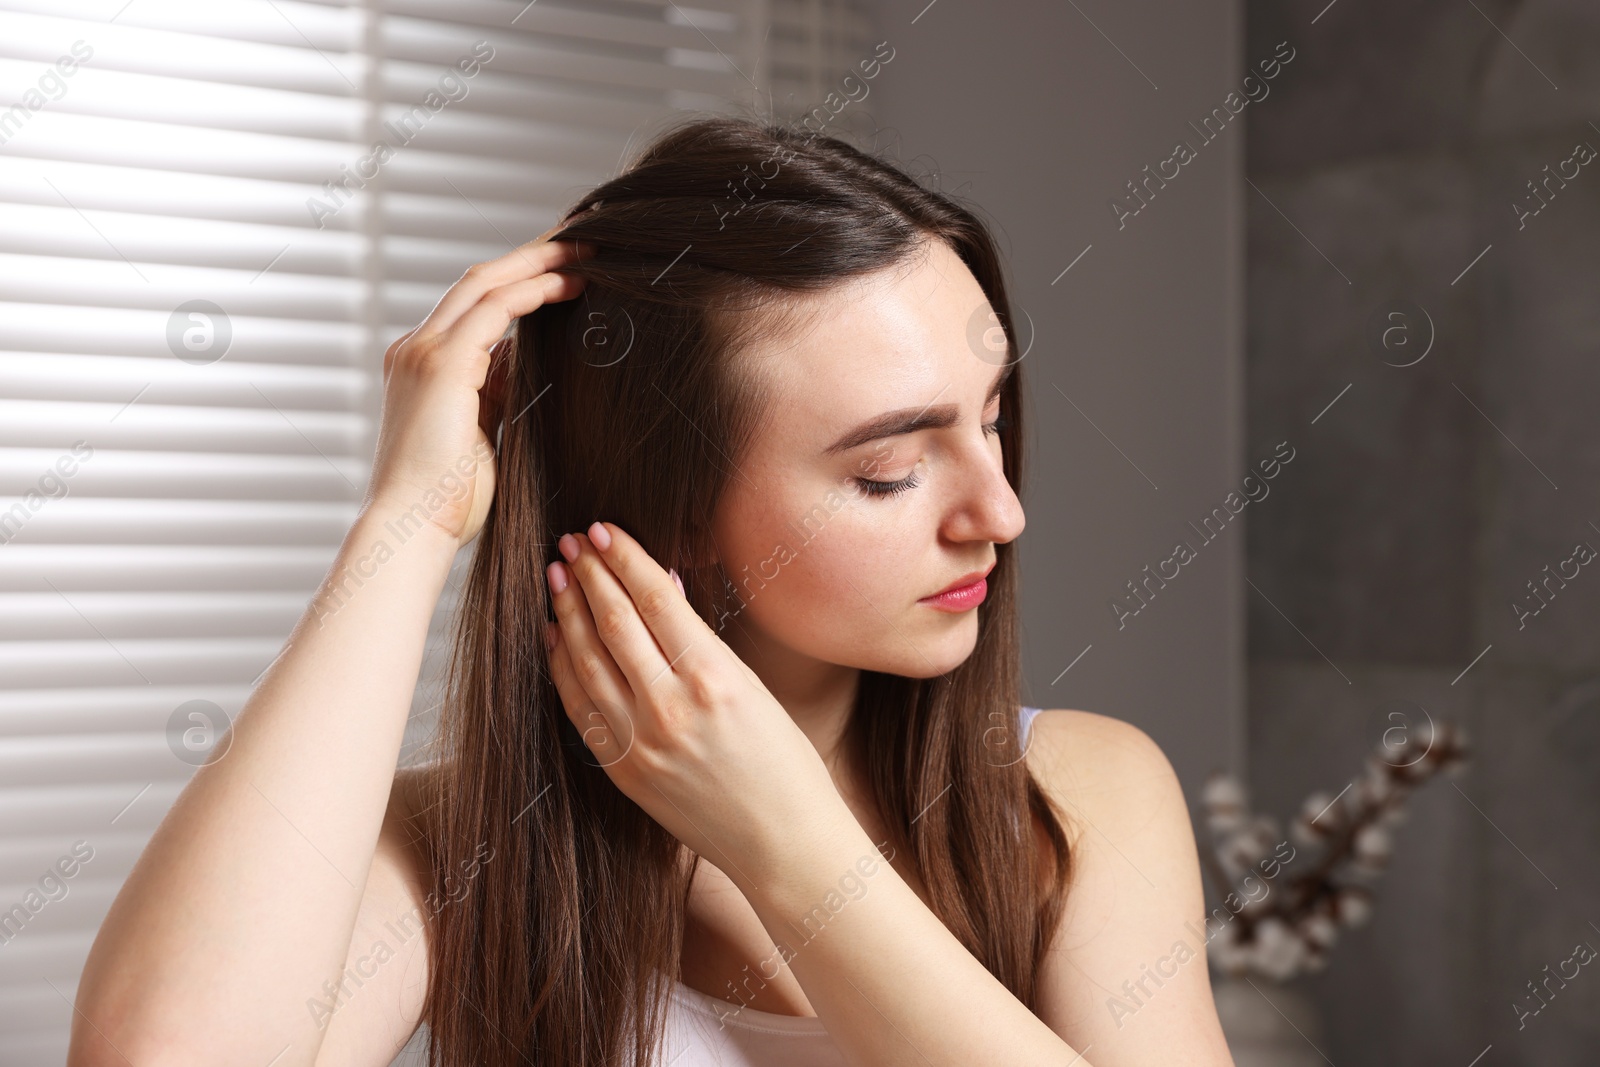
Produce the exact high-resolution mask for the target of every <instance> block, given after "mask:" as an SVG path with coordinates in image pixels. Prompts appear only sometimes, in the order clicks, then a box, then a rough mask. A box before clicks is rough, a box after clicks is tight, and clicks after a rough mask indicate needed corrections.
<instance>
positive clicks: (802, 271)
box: [72, 119, 1231, 1067]
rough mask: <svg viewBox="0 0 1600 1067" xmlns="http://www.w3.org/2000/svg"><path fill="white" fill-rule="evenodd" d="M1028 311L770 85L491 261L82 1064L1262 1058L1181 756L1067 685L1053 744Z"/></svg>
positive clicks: (931, 196)
mask: <svg viewBox="0 0 1600 1067" xmlns="http://www.w3.org/2000/svg"><path fill="white" fill-rule="evenodd" d="M1009 322H1010V306H1009V303H1008V302H1007V299H1006V293H1005V287H1004V283H1003V279H1002V276H1001V266H1000V261H999V258H998V255H997V253H996V251H995V249H994V246H993V244H992V241H991V239H990V237H989V235H988V233H987V231H986V230H985V228H984V227H983V225H982V224H981V223H980V222H979V221H978V220H977V219H976V218H975V217H974V216H973V215H972V214H971V213H970V212H968V211H967V210H965V209H964V208H962V207H961V206H959V205H957V204H956V203H955V202H953V201H952V200H951V199H949V198H948V197H946V196H944V195H941V194H939V193H937V192H931V191H928V190H926V189H924V188H922V187H921V186H919V185H918V184H916V183H915V182H913V181H911V180H910V179H908V178H907V177H905V176H904V175H902V174H901V173H899V172H898V171H896V170H895V169H893V168H892V167H889V166H887V165H885V164H883V163H881V162H879V161H877V160H874V159H872V158H870V157H867V156H865V155H862V154H860V153H858V152H856V151H854V150H853V149H851V148H849V147H847V146H846V145H844V144H843V143H840V142H838V141H835V140H832V139H829V138H825V137H809V136H806V135H803V134H800V133H797V132H795V131H792V130H785V129H779V128H770V127H762V126H759V125H756V124H753V123H748V122H743V121H738V120H732V119H701V120H696V121H692V122H688V123H686V124H683V125H681V126H680V127H678V128H676V129H674V130H672V131H670V132H669V133H667V134H666V135H665V136H663V137H661V138H660V139H658V140H657V141H656V143H655V144H653V145H652V146H651V147H650V148H649V149H647V150H646V151H645V152H644V153H643V155H642V156H641V157H640V158H639V159H638V160H637V161H636V162H635V163H634V165H633V166H632V167H631V168H630V169H629V170H628V171H627V172H626V173H624V174H622V175H621V176H619V177H617V178H615V179H613V180H612V181H609V182H607V183H605V184H604V185H602V186H600V187H599V188H598V189H596V190H594V191H593V192H592V193H590V194H589V195H588V196H586V197H584V198H583V199H582V200H581V201H580V202H579V203H578V204H577V205H576V206H575V207H574V209H573V210H572V211H571V212H570V213H569V215H568V216H567V218H566V220H565V221H564V223H563V224H562V225H561V226H560V227H558V228H557V229H556V230H555V231H552V232H551V233H549V234H546V235H545V236H544V237H541V238H540V239H539V240H537V241H534V242H532V243H531V244H528V245H524V246H522V247H520V248H518V249H516V250H514V251H513V252H512V253H510V254H508V255H505V256H502V257H501V258H499V259H497V260H493V261H490V262H488V263H483V264H479V265H477V266H475V267H473V268H472V269H471V270H469V271H468V272H467V273H466V275H465V276H464V277H463V278H462V279H461V280H460V281H459V282H457V283H456V284H455V285H454V286H453V287H452V288H451V289H450V291H449V292H448V293H446V294H445V296H444V297H443V298H442V299H441V300H440V302H439V304H438V305H437V306H436V307H435V308H434V310H433V311H432V313H430V314H429V316H428V317H427V319H426V320H424V321H423V322H422V323H421V324H420V325H419V326H418V327H417V328H416V329H415V330H413V331H412V332H410V333H409V334H407V335H406V336H404V337H402V338H401V339H399V340H398V341H396V342H395V344H394V345H392V346H391V347H390V349H389V351H388V354H387V356H386V358H385V361H384V379H385V393H384V410H383V421H382V427H381V431H380V434H379V441H378V448H377V456H376V461H375V464H374V469H373V476H372V480H371V483H370V488H369V491H368V494H367V499H366V501H365V503H364V507H363V510H362V514H361V517H360V518H359V519H358V521H357V522H356V524H355V525H354V526H353V528H352V530H351V533H350V535H349V537H348V538H347V540H346V542H345V544H344V545H343V547H342V548H341V551H340V555H339V557H338V559H337V561H336V563H335V565H334V567H333V569H332V571H331V572H330V574H329V577H328V579H327V581H326V582H325V583H324V585H323V587H322V588H321V590H319V593H318V595H317V597H316V598H315V599H314V600H313V602H312V604H311V606H310V607H308V609H307V612H306V616H305V617H304V618H303V619H302V620H301V622H300V624H299V626H298V627H297V628H296V630H295V632H294V633H293V635H292V636H291V639H290V642H289V644H288V645H287V647H286V648H285V651H284V652H283V654H282V655H281V656H280V658H279V659H278V660H277V661H276V663H275V664H274V665H273V666H272V667H271V669H270V670H269V671H268V672H267V673H266V674H265V676H264V677H263V679H262V681H261V683H260V685H259V686H258V688H257V690H256V692H255V693H254V694H253V695H252V697H251V698H250V701H249V702H248V704H247V705H246V707H245V708H244V710H243V711H242V712H241V714H240V715H239V717H238V720H237V722H236V723H235V724H234V727H233V730H232V737H231V747H229V748H228V750H227V753H226V755H225V757H223V758H213V760H212V761H211V762H210V763H208V765H207V766H205V767H204V768H202V769H201V770H200V771H199V772H198V773H197V774H196V775H195V777H194V779H193V780H192V782H191V783H190V784H189V785H188V787H187V788H186V790H185V792H184V793H183V795H182V797H181V798H180V800H179V802H178V803H177V805H176V806H175V807H174V808H173V809H172V811H171V812H170V813H169V814H168V816H167V817H166V820H165V821H164V822H163V823H162V825H161V827H160V828H159V830H158V831H157V833H156V835H155V837H154V838H153V839H152V840H151V842H150V845H149V847H148V848H147V849H146V851H145V854H144V856H143V857H142V859H141V861H140V863H139V865H138V867H137V868H136V870H135V871H134V873H133V875H132V876H131V877H130V878H129V879H128V881H127V883H126V884H125V886H124V887H123V889H122V892H121V894H120V896H119V897H118V899H117V901H116V903H115V905H114V906H113V908H112V910H111V912H110V914H109V916H108V918H107V919H106V922H105V924H104V926H103V927H102V929H101V932H100V936H99V938H98V940H97V941H96V944H95V946H94V949H93V951H92V953H91V956H90V959H89V963H88V966H87V968H86V970H85V973H84V977H83V981H82V984H81V986H80V992H79V996H78V1008H79V1009H80V1013H79V1015H78V1024H77V1026H76V1028H75V1032H74V1041H73V1051H72V1063H73V1064H74V1065H97V1064H101V1063H107V1064H109V1063H123V1062H125V1061H124V1060H123V1058H122V1057H123V1056H126V1057H127V1060H128V1061H131V1062H133V1063H145V1062H150V1063H205V1064H211V1063H255V1062H260V1063H263V1064H264V1063H266V1062H268V1061H269V1060H271V1059H272V1057H273V1056H278V1057H279V1059H277V1060H276V1061H274V1062H275V1063H276V1064H288V1063H303V1064H310V1063H316V1064H374V1065H379V1064H384V1063H388V1062H389V1060H390V1058H391V1057H392V1056H393V1055H394V1054H395V1052H396V1051H397V1050H398V1049H399V1048H400V1047H401V1046H402V1045H404V1044H405V1043H406V1041H407V1039H408V1038H409V1037H410V1036H411V1035H412V1034H413V1033H414V1031H415V1030H416V1028H417V1026H418V1024H419V1023H420V1022H424V1021H425V1022H426V1023H427V1024H428V1026H429V1033H430V1035H431V1038H432V1052H433V1059H432V1061H431V1062H433V1063H435V1064H439V1065H441V1067H458V1065H466V1064H491V1065H496V1067H499V1065H502V1064H514V1063H523V1062H535V1063H538V1064H540V1065H541V1067H545V1065H555V1064H560V1065H569V1064H570V1065H579V1064H582V1065H585V1067H588V1065H596V1067H598V1065H601V1064H612V1063H629V1064H635V1065H642V1064H646V1063H669V1062H672V1063H675V1064H676V1065H677V1067H689V1065H691V1064H697V1063H698V1064H705V1063H713V1062H723V1063H763V1064H777V1065H780V1067H781V1065H783V1064H834V1063H845V1062H853V1063H873V1064H908V1065H909V1064H924V1063H938V1064H945V1063H950V1064H955V1063H960V1064H997V1065H998V1064H1008V1065H1009V1064H1016V1063H1039V1064H1043V1063H1054V1064H1063V1065H1064V1064H1067V1063H1069V1062H1079V1063H1084V1064H1090V1063H1092V1064H1095V1065H1096V1067H1106V1065H1133V1064H1150V1063H1156V1062H1159V1063H1162V1064H1186V1065H1206V1067H1216V1065H1223V1064H1228V1063H1230V1062H1231V1061H1230V1059H1229V1058H1228V1054H1227V1051H1226V1049H1225V1047H1224V1045H1223V1042H1222V1038H1221V1035H1220V1031H1219V1028H1218V1025H1217V1021H1216V1015H1215V1010H1214V1008H1213V1006H1212V1002H1211V995H1210V988H1209V985H1208V981H1207V976H1206V967H1205V961H1204V944H1203V943H1198V944H1193V945H1191V946H1190V948H1189V950H1188V953H1187V955H1184V956H1182V957H1181V961H1180V963H1179V964H1173V963H1172V962H1171V960H1172V959H1173V956H1174V952H1173V949H1174V943H1175V942H1178V941H1180V940H1181V939H1183V938H1185V937H1189V932H1190V931H1192V930H1193V923H1192V921H1191V920H1193V919H1197V918H1199V917H1200V915H1201V913H1202V911H1203V903H1202V899H1201V892H1200V884H1199V872H1198V862H1197V857H1196V851H1195V844H1194V839H1193V837H1192V834H1191V831H1190V828H1189V821H1188V816H1187V811H1186V809H1185V806H1184V802H1183V797H1182V793H1181V790H1180V789H1179V787H1178V785H1177V782H1176V779H1175V777H1174V775H1173V774H1172V770H1171V767H1170V765H1169V764H1168V763H1167V761H1166V760H1165V758H1164V757H1163V756H1162V754H1161V752H1160V750H1159V749H1158V748H1157V747H1156V746H1155V744H1154V743H1153V742H1151V741H1150V739H1149V738H1148V737H1146V736H1145V735H1144V734H1142V733H1141V732H1139V731H1138V730H1136V729H1134V728H1133V727H1130V726H1127V725H1124V724H1121V723H1119V722H1117V721H1116V720H1112V719H1109V718H1105V717H1103V716H1098V715H1091V714H1088V713H1084V712H1078V711H1068V710H1058V711H1049V712H1045V713H1043V714H1039V715H1037V720H1036V722H1034V723H1033V725H1032V727H1031V730H1032V733H1031V735H1030V736H1029V743H1027V744H1026V745H1024V737H1023V729H1022V727H1025V726H1026V725H1027V722H1028V720H1030V719H1033V718H1034V714H1033V713H1034V711H1035V709H1020V711H1021V714H1020V715H1019V706H1018V705H1019V701H1018V691H1019V681H1018V673H1019V672H1018V648H1017V619H1016V586H1017V580H1018V576H1017V559H1016V557H1015V555H1014V553H1013V550H1012V545H1013V543H1014V541H1015V539H1016V537H1017V536H1018V535H1019V534H1020V533H1021V532H1022V528H1023V515H1022V510H1021V506H1020V504H1019V502H1018V499H1017V495H1016V488H1017V486H1018V485H1019V484H1020V481H1021V450H1020V433H1021V431H1020V422H1019V415H1020V412H1019V405H1018V401H1019V399H1020V395H1021V388H1020V382H1021V375H1020V373H1019V370H1018V364H1017V360H1018V358H1019V357H1018V354H1017V352H1016V349H1015V345H1014V343H1013V339H1012V338H1011V336H1010V333H1009V331H1008V330H1003V327H1004V325H1005V324H1008V323H1009ZM513 323H514V324H515V325H516V327H517V328H516V331H515V334H514V340H512V341H510V342H506V343H498V342H499V340H500V338H501V337H502V335H503V334H505V332H506V329H507V327H508V326H509V325H511V324H513ZM974 323H976V324H977V326H976V328H974V326H973V324H974ZM992 323H999V324H1000V327H994V326H992V325H991V324H992ZM491 505H492V506H491ZM597 520H600V521H597ZM474 539H476V553H475V557H474V560H473V565H472V569H471V574H470V578H469V579H468V582H467V584H466V588H465V590H464V593H463V603H462V606H461V611H460V615H459V617H458V620H457V621H458V631H457V644H456V655H455V658H454V660H453V661H452V670H451V685H450V692H449V699H448V700H447V702H446V705H445V710H444V712H443V718H442V723H441V728H440V734H439V739H438V746H437V751H436V752H435V753H433V754H432V758H431V759H430V760H429V761H428V762H427V763H426V764H425V765H423V766H420V767H418V768H414V769H408V770H403V771H401V772H400V773H399V774H398V775H395V774H394V766H395V763H396V759H397V755H398V752H399V746H400V742H401V738H402V733H403V728H404V725H405V718H406V709H407V708H408V706H409V701H410V698H411V691H412V688H413V686H414V684H415V681H416V678H417V671H418V666H419V663H420V657H421V652H422V647H423V641H424V637H425V633H426V628H427V621H428V618H429V615H430V613H431V611H432V609H433V607H434V605H435V603H436V600H437V597H438V596H439V594H440V592H441V591H442V589H443V586H444V583H445V581H446V579H447V573H448V568H449V564H450V561H451V559H452V558H453V557H454V555H455V553H456V551H457V549H458V548H459V547H460V546H462V545H465V544H467V543H468V542H469V541H473V540H474ZM952 590H954V591H952ZM551 620H553V621H551ZM1024 827H1027V831H1026V832H1025V831H1024ZM1191 940H1193V939H1192V938H1191ZM1158 959H1160V960H1163V961H1166V962H1164V963H1162V964H1160V965H1157V963H1156V961H1157V960H1158ZM1190 961H1192V962H1190ZM1152 967H1155V968H1156V970H1157V971H1158V972H1159V974H1160V977H1155V976H1154V974H1153V973H1152ZM1108 995H1109V997H1111V998H1115V999H1116V1000H1117V1001H1118V1002H1119V1003H1120V1004H1121V1008H1120V1010H1119V1009H1118V1008H1116V1007H1114V1006H1113V1005H1112V1004H1111V1002H1110V999H1108ZM1130 996H1131V997H1132V1000H1131V1001H1130V1000H1129V999H1128V998H1129V997H1130ZM1091 1049H1093V1050H1094V1051H1093V1056H1092V1059H1091V1057H1090V1055H1089V1053H1090V1050H1091ZM718 1050H720V1051H718ZM718 1056H721V1057H722V1059H720V1060H719V1059H717V1058H716V1057H718ZM1074 1057H1076V1059H1074Z"/></svg>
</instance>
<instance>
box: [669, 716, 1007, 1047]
mask: <svg viewBox="0 0 1600 1067" xmlns="http://www.w3.org/2000/svg"><path fill="white" fill-rule="evenodd" d="M1038 714H1039V709H1038V708H1029V707H1024V708H1023V709H1022V715H1021V721H1022V739H1023V742H1024V743H1026V741H1027V737H1028V729H1029V728H1030V727H1031V726H1032V725H1033V719H1034V716H1036V715H1038ZM664 1043H665V1049H664V1054H663V1055H661V1056H660V1057H659V1058H658V1063H659V1065H660V1067H846V1061H845V1058H844V1054H843V1053H842V1052H840V1051H839V1047H838V1046H837V1045H835V1044H834V1043H833V1039H832V1038H831V1037H830V1036H829V1035H828V1030H827V1027H825V1026H824V1025H823V1024H822V1020H821V1019H819V1018H817V1017H816V1016H815V1015H776V1014H774V1013H772V1012H770V1011H756V1010H755V1009H754V1008H748V1007H746V1008H741V1007H740V1006H739V1005H737V1004H734V1003H733V1002H731V1001H727V1000H722V999H720V998H718V997H713V996H711V995H710V994H707V993H702V992H700V991H699V990H698V989H691V988H689V987H688V986H686V985H684V984H683V983H682V982H674V983H673V986H672V998H671V1000H670V1001H669V1003H668V1006H667V1019H666V1031H665V1034H664Z"/></svg>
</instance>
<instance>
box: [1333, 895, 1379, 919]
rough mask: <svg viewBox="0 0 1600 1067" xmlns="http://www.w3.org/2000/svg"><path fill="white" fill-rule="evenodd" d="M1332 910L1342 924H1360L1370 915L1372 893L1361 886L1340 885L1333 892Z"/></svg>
mask: <svg viewBox="0 0 1600 1067" xmlns="http://www.w3.org/2000/svg"><path fill="white" fill-rule="evenodd" d="M1333 910H1334V915H1335V916H1336V917H1337V918H1338V920H1339V921H1340V922H1341V923H1343V924H1344V925H1346V926H1351V927H1355V926H1361V925H1362V924H1364V923H1365V922H1366V921H1367V920H1368V919H1370V918H1371V917H1372V894H1371V893H1370V892H1369V891H1367V890H1366V889H1364V888H1362V887H1361V886H1354V885H1347V886H1341V887H1339V890H1338V892H1337V893H1335V894H1334V898H1333Z"/></svg>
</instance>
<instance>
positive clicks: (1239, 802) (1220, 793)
mask: <svg viewBox="0 0 1600 1067" xmlns="http://www.w3.org/2000/svg"><path fill="white" fill-rule="evenodd" d="M1200 799H1201V802H1202V803H1203V804H1204V805H1205V809H1206V824H1207V826H1208V827H1209V828H1210V830H1211V834H1212V836H1213V837H1220V836H1222V835H1225V834H1231V833H1234V832H1235V831H1237V830H1239V829H1241V828H1242V827H1243V826H1244V825H1245V821H1246V819H1247V818H1248V816H1249V814H1250V813H1249V809H1248V807H1247V801H1246V797H1245V791H1244V786H1242V785H1240V784H1239V781H1238V779H1236V778H1234V777H1232V776H1231V775H1227V774H1214V775H1212V776H1211V777H1210V778H1208V779H1207V780H1206V784H1205V787H1204V788H1203V789H1202V790H1201V794H1200Z"/></svg>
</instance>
